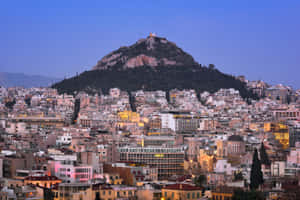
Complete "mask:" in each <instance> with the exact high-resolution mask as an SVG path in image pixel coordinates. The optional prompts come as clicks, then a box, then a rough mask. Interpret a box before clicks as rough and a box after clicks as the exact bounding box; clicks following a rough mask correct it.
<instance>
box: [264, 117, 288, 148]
mask: <svg viewBox="0 0 300 200" xmlns="http://www.w3.org/2000/svg"><path fill="white" fill-rule="evenodd" d="M264 130H265V132H272V133H273V135H274V136H275V139H276V140H278V141H279V142H280V144H282V146H283V148H284V149H286V148H288V147H289V129H288V127H287V126H286V125H284V124H281V123H265V124H264Z"/></svg>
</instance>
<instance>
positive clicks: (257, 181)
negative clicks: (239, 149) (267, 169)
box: [250, 148, 264, 190]
mask: <svg viewBox="0 0 300 200" xmlns="http://www.w3.org/2000/svg"><path fill="white" fill-rule="evenodd" d="M263 183H264V179H263V173H262V171H261V163H260V160H259V159H258V152H257V149H256V148H255V150H254V154H253V161H252V166H251V174H250V188H251V189H252V190H256V189H257V188H258V187H259V186H260V185H262V184H263Z"/></svg>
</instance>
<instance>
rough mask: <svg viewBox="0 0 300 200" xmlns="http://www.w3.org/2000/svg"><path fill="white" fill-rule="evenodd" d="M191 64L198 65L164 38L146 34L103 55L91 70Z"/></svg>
mask: <svg viewBox="0 0 300 200" xmlns="http://www.w3.org/2000/svg"><path fill="white" fill-rule="evenodd" d="M182 65H186V66H191V65H198V63H196V62H195V61H194V59H193V57H192V56H191V55H189V54H187V53H185V52H184V51H183V50H182V49H180V48H178V47H177V46H176V44H174V43H172V42H169V41H168V40H166V39H165V38H161V37H156V36H152V35H150V36H148V37H147V38H146V39H140V40H139V41H137V42H136V43H135V44H133V45H131V46H129V47H121V48H119V49H118V50H116V51H113V52H112V53H110V54H108V55H107V56H104V57H103V58H102V59H101V60H100V61H99V62H98V63H97V65H96V66H95V67H93V70H101V69H108V68H112V67H118V68H119V69H128V68H135V67H139V66H150V67H158V66H182Z"/></svg>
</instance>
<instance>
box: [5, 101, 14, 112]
mask: <svg viewBox="0 0 300 200" xmlns="http://www.w3.org/2000/svg"><path fill="white" fill-rule="evenodd" d="M15 104H16V99H14V100H12V101H8V102H6V103H5V107H7V108H9V109H10V110H12V109H13V108H14V105H15Z"/></svg>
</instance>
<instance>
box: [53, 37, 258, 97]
mask: <svg viewBox="0 0 300 200" xmlns="http://www.w3.org/2000/svg"><path fill="white" fill-rule="evenodd" d="M52 87H53V88H57V89H58V91H59V92H60V93H70V94H74V92H79V91H86V92H88V93H97V92H100V90H101V91H102V92H103V93H107V92H108V90H109V88H113V87H118V88H120V89H122V90H125V91H128V92H130V91H135V90H139V89H144V90H148V91H153V90H164V91H169V90H171V89H174V88H177V89H195V90H196V91H197V92H202V91H209V92H215V91H217V90H219V89H220V88H235V89H237V90H239V91H240V94H241V96H242V97H244V98H256V96H255V95H254V94H253V93H252V92H251V91H248V90H247V88H246V86H245V84H244V83H242V82H241V81H239V80H237V79H236V78H234V77H233V76H231V75H228V74H224V73H222V72H220V71H219V70H217V69H216V68H215V67H214V65H210V66H209V67H204V66H202V65H201V64H199V63H197V62H196V61H195V60H194V59H193V57H192V56H191V55H189V54H187V53H186V52H184V51H183V50H182V49H181V48H179V47H177V46H176V44H175V43H173V42H170V41H168V40H167V39H165V38H161V37H156V36H152V35H150V36H149V37H147V38H145V39H140V40H139V41H137V42H136V43H135V44H133V45H131V46H129V47H121V48H119V49H118V50H115V51H113V52H111V53H110V54H108V55H106V56H104V57H103V58H102V59H101V60H100V61H99V62H98V63H97V65H96V66H94V67H93V68H92V70H90V71H85V72H83V73H81V74H80V75H78V76H75V77H72V78H69V79H65V80H62V81H60V82H58V83H56V84H54V85H53V86H52Z"/></svg>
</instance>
